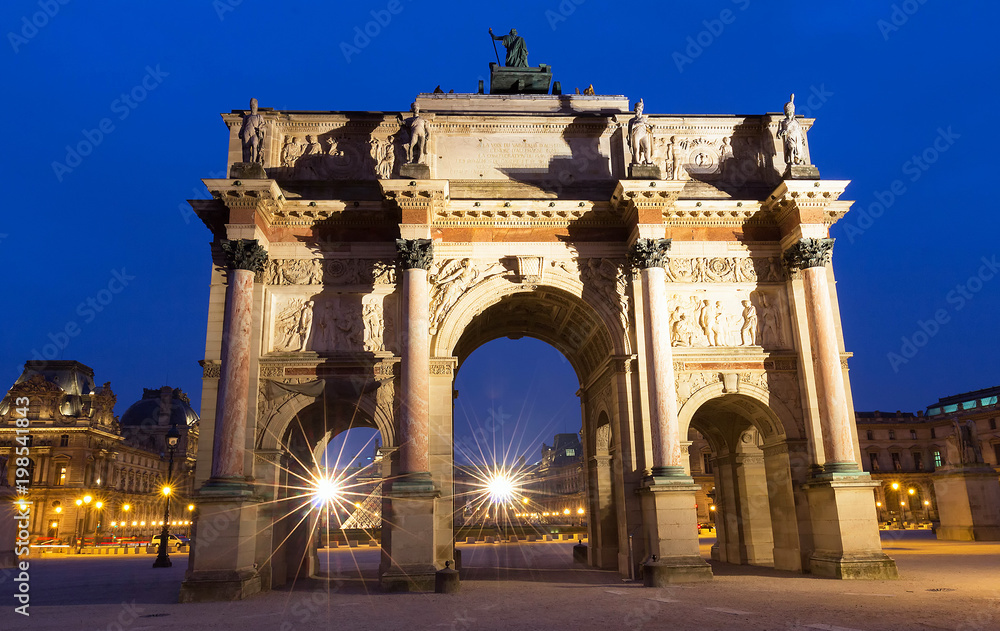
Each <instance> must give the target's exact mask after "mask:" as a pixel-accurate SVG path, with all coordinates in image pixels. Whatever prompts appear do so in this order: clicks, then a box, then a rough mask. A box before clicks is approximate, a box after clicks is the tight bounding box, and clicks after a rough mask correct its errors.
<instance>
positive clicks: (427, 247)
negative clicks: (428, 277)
mask: <svg viewBox="0 0 1000 631" xmlns="http://www.w3.org/2000/svg"><path fill="white" fill-rule="evenodd" d="M396 252H397V253H398V254H399V264H400V265H401V266H402V268H403V269H422V270H429V269H430V268H431V262H432V261H433V260H434V243H433V241H431V240H430V239H396Z"/></svg>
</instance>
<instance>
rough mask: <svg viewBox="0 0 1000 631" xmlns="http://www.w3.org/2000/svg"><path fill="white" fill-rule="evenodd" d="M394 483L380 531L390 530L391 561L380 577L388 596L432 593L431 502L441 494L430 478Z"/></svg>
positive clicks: (416, 477) (432, 524) (433, 578)
mask: <svg viewBox="0 0 1000 631" xmlns="http://www.w3.org/2000/svg"><path fill="white" fill-rule="evenodd" d="M408 478H409V479H407V478H404V479H402V480H396V481H394V482H393V483H392V487H391V488H390V490H389V491H388V497H389V499H390V502H391V505H390V506H391V508H390V510H391V514H390V515H388V516H384V518H383V528H385V527H389V528H391V530H392V534H391V541H392V549H391V557H390V558H389V559H388V564H387V565H386V567H385V569H384V571H383V572H382V574H381V576H380V577H379V583H380V584H381V586H382V589H383V590H384V591H387V592H399V591H406V592H424V591H432V590H433V589H434V580H435V575H436V573H437V570H438V568H437V567H436V566H435V565H434V552H435V541H434V536H433V534H434V502H435V501H436V499H437V498H438V497H439V496H440V495H441V493H440V492H439V491H437V490H435V489H434V487H433V485H432V484H431V482H430V476H429V475H428V476H426V478H423V477H422V476H408Z"/></svg>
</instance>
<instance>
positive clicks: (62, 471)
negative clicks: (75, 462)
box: [56, 467, 69, 486]
mask: <svg viewBox="0 0 1000 631" xmlns="http://www.w3.org/2000/svg"><path fill="white" fill-rule="evenodd" d="M68 473H69V471H68V470H67V467H59V476H58V477H57V478H56V486H65V485H66V475H67V474H68Z"/></svg>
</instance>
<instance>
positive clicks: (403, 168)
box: [399, 163, 431, 180]
mask: <svg viewBox="0 0 1000 631" xmlns="http://www.w3.org/2000/svg"><path fill="white" fill-rule="evenodd" d="M399 177H401V178H408V179H411V180H429V179H431V167H430V165H427V164H409V163H407V164H401V165H399Z"/></svg>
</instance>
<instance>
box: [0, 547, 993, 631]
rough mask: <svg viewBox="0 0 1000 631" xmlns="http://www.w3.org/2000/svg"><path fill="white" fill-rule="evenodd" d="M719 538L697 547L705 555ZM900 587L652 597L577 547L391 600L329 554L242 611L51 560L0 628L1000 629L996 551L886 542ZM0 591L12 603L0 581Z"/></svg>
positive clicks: (708, 588)
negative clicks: (315, 573)
mask: <svg viewBox="0 0 1000 631" xmlns="http://www.w3.org/2000/svg"><path fill="white" fill-rule="evenodd" d="M713 542H714V540H713V539H711V538H704V537H703V538H702V539H701V543H702V553H703V555H705V556H707V555H708V549H709V546H710V545H711V544H712V543H713ZM883 545H884V548H885V550H886V552H887V553H888V554H890V555H891V556H892V557H894V558H895V559H896V561H897V563H898V565H899V572H900V579H899V580H897V581H864V582H860V581H857V582H855V581H836V580H830V579H820V578H813V577H809V576H803V575H796V574H790V573H787V572H780V571H775V570H770V569H767V568H752V567H747V566H733V565H727V564H720V563H713V564H712V569H713V571H714V572H715V580H714V581H712V582H711V583H706V584H699V585H690V586H677V587H670V588H664V589H647V588H643V587H641V586H639V585H636V584H631V583H628V582H623V581H622V580H621V579H620V578H619V577H618V576H617V575H616V574H615V573H612V572H604V571H597V570H590V569H583V568H582V567H581V566H574V565H573V563H572V543H563V542H553V543H544V542H539V543H521V544H509V543H508V544H493V545H489V544H484V543H479V544H474V545H462V546H460V548H461V549H462V550H463V559H464V564H465V568H464V570H463V574H465V575H466V576H465V579H464V581H463V583H462V587H461V592H460V593H459V594H457V595H443V594H409V593H401V594H383V593H381V592H379V591H378V588H377V580H376V577H375V570H376V568H377V564H378V550H377V549H370V548H358V549H347V548H339V549H336V550H323V551H322V554H321V556H322V559H323V561H322V566H323V571H324V574H326V575H327V576H328V577H329V578H328V579H326V580H316V579H312V580H308V581H299V582H297V583H296V584H295V585H294V586H293V587H291V588H287V589H283V590H277V591H273V592H268V593H264V594H261V595H259V596H256V597H254V598H252V599H250V600H247V601H243V602H237V603H214V604H212V603H206V604H191V605H180V604H177V603H176V599H177V592H178V588H179V585H180V581H181V580H182V577H183V574H184V570H185V568H186V565H187V562H186V558H185V557H184V556H180V557H174V560H175V561H176V562H175V564H174V567H172V568H170V569H166V570H153V569H152V568H151V567H150V565H151V563H152V557H151V556H144V555H139V556H129V557H116V556H97V557H87V556H85V557H73V556H70V557H66V556H52V557H46V558H43V559H40V560H34V561H32V563H31V570H32V571H31V579H30V580H31V592H30V593H31V607H30V611H31V616H30V619H29V618H22V617H21V616H18V615H16V614H14V612H13V598H12V597H10V596H9V595H8V596H7V597H6V598H8V599H9V600H8V603H5V605H4V611H3V613H2V615H0V629H3V630H5V631H6V630H8V629H9V630H16V629H58V630H60V631H68V630H77V629H79V630H91V629H95V630H96V629H100V630H103V629H128V630H129V631H141V630H146V629H184V630H186V631H187V630H200V629H212V630H214V629H220V630H221V629H239V630H241V631H246V630H248V629H266V630H272V629H273V630H277V631H292V630H296V629H302V630H305V629H326V628H336V629H386V630H395V629H407V630H412V629H444V630H449V631H450V630H465V629H470V630H471V629H477V630H478V629H574V630H576V629H579V630H584V629H600V630H601V631H612V630H617V629H629V630H638V629H826V630H832V631H838V630H839V631H844V630H849V629H863V630H866V631H867V630H882V629H900V630H904V629H905V630H907V631H913V630H919V629H962V630H972V629H983V630H995V629H1000V578H998V577H1000V544H998V543H954V542H939V541H937V540H934V539H932V538H930V533H926V532H906V533H897V532H886V533H883ZM3 584H4V588H3V591H4V592H5V593H7V594H11V593H13V589H12V582H11V577H10V576H9V575H4V580H3Z"/></svg>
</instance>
